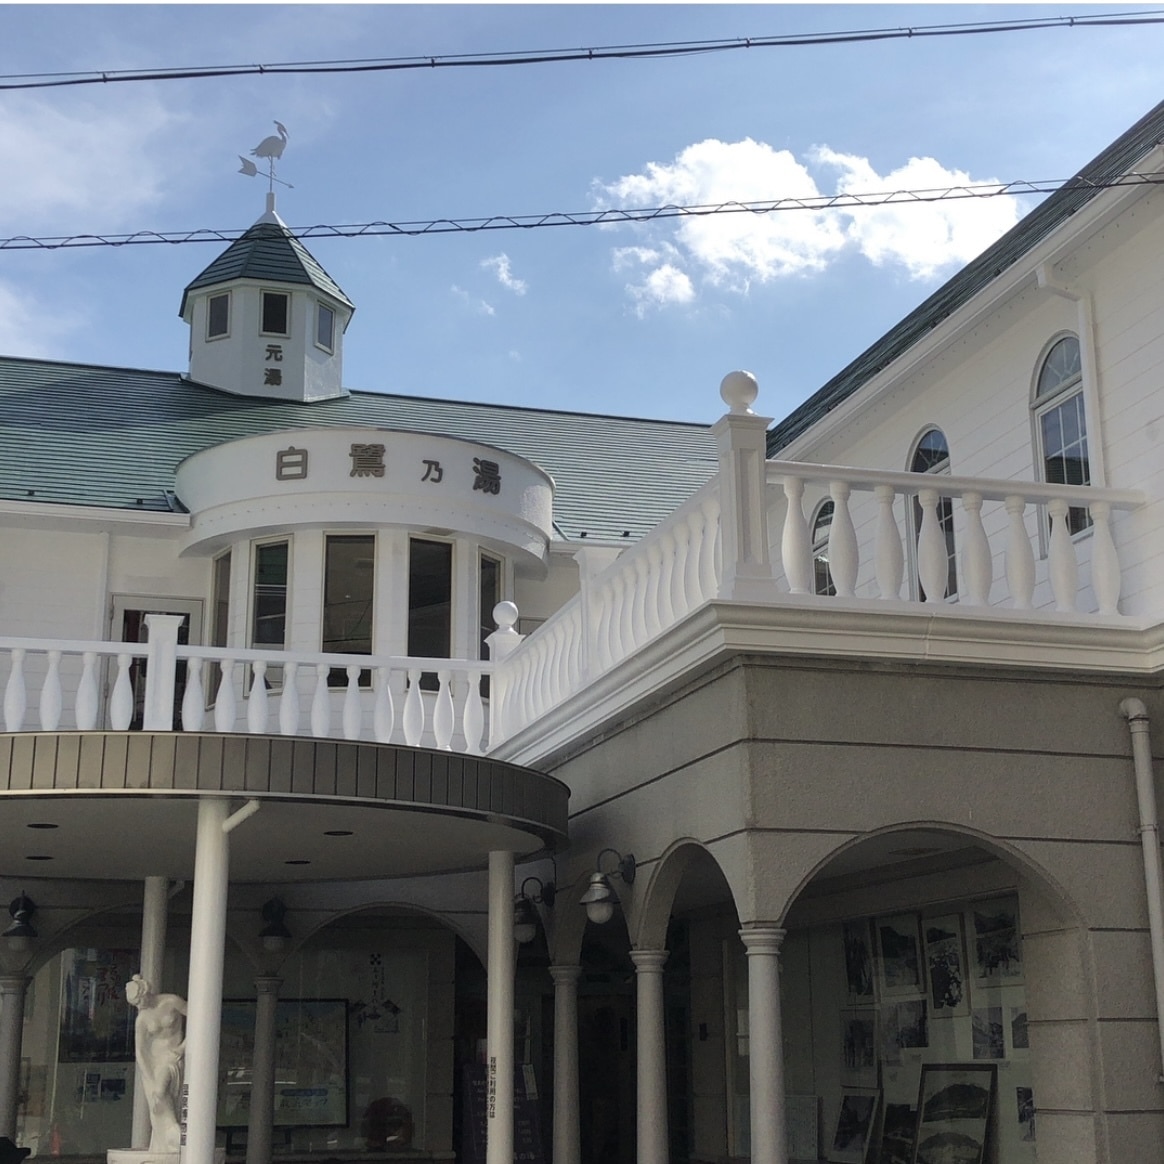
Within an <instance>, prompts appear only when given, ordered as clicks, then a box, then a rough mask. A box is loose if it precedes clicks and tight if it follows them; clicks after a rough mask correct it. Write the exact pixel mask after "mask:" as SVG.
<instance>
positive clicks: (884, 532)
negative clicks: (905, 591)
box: [873, 485, 905, 599]
mask: <svg viewBox="0 0 1164 1164" xmlns="http://www.w3.org/2000/svg"><path fill="white" fill-rule="evenodd" d="M873 495H874V497H876V498H877V535H876V536H877V549H876V563H875V567H874V573H875V574H876V577H877V591H878V593H879V594H880V595H881V597H882V598H893V599H897V598H900V597H901V582H902V579H903V578H904V576H905V555H904V553H903V552H902V549H901V530H900V529H899V528H898V525H897V517H896V516H895V515H894V512H893V499H894V497H895V493H894V489H893V486H892V485H878V486H877V488H876V489H874V490H873Z"/></svg>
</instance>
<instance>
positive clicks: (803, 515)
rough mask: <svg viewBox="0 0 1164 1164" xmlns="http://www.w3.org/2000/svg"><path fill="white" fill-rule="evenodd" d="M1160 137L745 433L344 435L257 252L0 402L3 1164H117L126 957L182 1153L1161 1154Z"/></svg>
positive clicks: (9, 383) (496, 419)
mask: <svg viewBox="0 0 1164 1164" xmlns="http://www.w3.org/2000/svg"><path fill="white" fill-rule="evenodd" d="M1161 140H1164V105H1161V106H1158V107H1157V108H1156V109H1154V110H1153V111H1152V112H1151V113H1150V114H1148V116H1147V117H1145V118H1144V119H1143V120H1142V121H1141V122H1139V123H1138V124H1137V125H1135V126H1133V127H1132V128H1131V129H1130V130H1129V131H1128V132H1127V133H1126V134H1124V135H1123V136H1122V137H1121V138H1120V139H1118V140H1117V141H1116V142H1115V143H1113V145H1112V146H1111V147H1109V148H1108V149H1107V150H1106V151H1104V153H1103V154H1102V155H1101V156H1100V157H1099V158H1097V159H1096V160H1095V161H1093V162H1092V163H1090V164H1089V165H1088V166H1086V167H1084V169H1083V170H1082V171H1081V175H1080V177H1079V178H1077V179H1075V180H1073V181H1072V182H1071V183H1069V184H1068V186H1067V187H1066V188H1065V189H1064V190H1062V191H1060V192H1059V193H1057V194H1055V195H1053V196H1052V197H1050V198H1049V199H1047V200H1046V201H1045V202H1044V203H1043V204H1042V205H1041V206H1040V207H1039V208H1038V209H1037V210H1036V211H1034V212H1033V213H1032V214H1031V215H1029V216H1028V217H1027V218H1026V219H1024V220H1023V222H1021V223H1020V224H1019V225H1018V226H1017V227H1016V228H1015V229H1014V230H1013V231H1011V232H1010V233H1009V234H1008V235H1007V236H1005V237H1004V238H1002V239H1001V240H1000V241H999V242H998V243H996V244H995V245H994V246H992V247H991V248H990V249H989V250H988V251H986V252H985V253H984V254H983V255H982V256H981V257H980V258H979V259H977V260H975V261H974V262H973V263H971V264H970V265H969V266H968V267H967V268H966V269H965V270H963V271H962V272H960V273H959V274H958V275H957V276H955V277H954V278H953V279H952V280H951V281H950V282H949V283H948V284H946V286H944V287H943V288H942V289H940V290H939V291H938V292H937V293H935V294H934V295H933V296H932V297H931V298H930V299H929V300H927V301H926V302H925V303H924V304H922V305H921V307H919V308H918V309H917V310H916V311H915V312H913V313H912V314H911V315H910V316H908V317H907V318H906V319H905V320H903V321H902V322H901V323H900V324H899V325H898V326H897V327H895V328H894V329H893V330H892V331H890V332H889V333H888V334H887V335H886V336H885V337H884V338H883V339H882V340H880V341H879V342H878V343H876V344H875V345H873V347H872V348H870V349H869V351H867V352H866V353H865V354H864V355H862V356H861V357H860V358H858V359H857V360H856V361H854V363H853V364H852V365H850V366H849V367H848V368H846V369H844V370H843V371H842V372H841V373H840V374H839V375H838V376H837V377H835V378H834V379H833V380H832V381H830V383H829V384H827V385H825V386H824V388H822V389H821V391H820V392H818V393H817V394H816V395H815V396H814V397H812V399H810V400H809V401H808V402H807V403H806V404H805V405H803V406H802V407H801V408H799V409H797V410H796V412H794V413H793V414H792V415H791V416H789V417H788V418H786V419H784V420H783V421H781V422H779V423H777V424H776V425H774V426H770V420H769V419H768V418H766V417H764V416H761V415H756V414H755V413H754V412H752V411H751V409H750V405H751V404H752V403H753V401H754V400H756V403H757V407H761V408H762V404H763V395H762V393H761V395H760V396H759V397H758V399H757V398H756V397H755V385H754V382H753V381H752V380H751V379H750V378H749V377H748V376H746V375H744V374H732V375H729V376H728V377H727V378H726V379H725V381H724V385H723V398H724V401H725V404H726V405H727V408H728V411H727V413H726V414H725V415H724V416H723V417H722V418H721V419H720V420H719V421H717V422H716V423H715V424H714V425H713V426H712V427H711V429H710V431H708V430H705V429H702V428H699V427H698V426H692V425H681V424H668V423H661V422H655V421H637V420H626V419H619V418H609V417H596V416H591V415H586V414H582V413H551V412H542V411H537V410H531V409H520V408H509V407H502V406H485V405H478V404H460V403H454V402H450V401H443V400H432V399H425V398H419V397H408V396H394V395H380V394H371V393H356V392H351V393H349V392H347V391H346V390H345V389H344V388H343V380H342V374H341V372H342V355H343V345H344V343H345V342H346V336H345V331H346V329H347V326H348V323H349V320H350V319H351V316H352V310H353V305H352V303H351V302H350V301H349V300H348V299H347V297H346V296H345V295H344V294H343V292H342V291H341V289H340V287H339V285H338V283H337V282H335V281H334V280H333V279H332V278H331V277H330V276H329V275H328V274H327V273H326V272H324V271H323V270H322V268H321V267H320V266H319V265H318V263H317V262H316V261H315V260H314V259H313V258H312V257H311V256H310V254H308V252H307V251H306V250H305V248H304V247H303V246H302V244H300V243H298V242H297V241H296V240H294V239H293V238H291V237H290V235H289V233H288V232H287V230H286V228H285V227H284V226H283V225H282V223H281V222H280V221H279V219H278V217H277V215H276V214H275V212H274V207H273V205H272V206H269V207H268V211H267V213H266V214H265V215H264V216H263V217H262V218H261V219H260V220H259V222H257V223H256V224H255V226H254V227H252V228H251V230H249V231H248V232H247V233H246V235H244V237H243V238H242V239H241V240H240V241H238V242H236V243H233V244H231V246H230V247H228V248H227V250H226V251H225V252H224V253H223V254H222V255H221V256H220V257H219V258H218V259H216V260H215V261H214V262H213V263H212V264H211V265H210V266H209V267H208V268H207V269H206V271H204V272H203V273H202V274H201V275H199V276H197V277H196V278H195V279H194V280H193V281H192V282H191V283H190V285H189V286H188V287H187V288H186V291H185V294H184V296H183V299H182V314H183V317H184V318H185V319H186V320H187V321H188V323H189V324H190V327H191V357H190V369H189V373H188V374H185V373H183V374H177V373H161V372H145V371H136V370H129V369H120V368H108V367H91V366H82V365H74V364H62V363H53V362H43V361H32V360H21V359H15V358H12V359H4V360H0V401H2V407H0V437H2V439H3V441H4V448H5V456H4V457H3V459H2V460H0V523H2V526H3V535H2V536H3V544H4V546H5V555H4V561H3V569H2V573H0V583H2V585H0V631H3V632H4V635H5V637H4V638H0V658H2V664H0V666H2V670H0V681H2V682H4V683H5V685H6V686H5V695H4V716H5V728H6V731H5V732H4V733H3V734H0V796H2V797H3V805H4V812H3V813H2V814H0V855H2V856H0V878H2V879H3V884H2V886H0V888H3V889H4V890H6V891H7V897H6V898H5V900H8V899H11V900H12V907H11V912H12V914H13V924H12V925H11V926H10V927H9V929H8V931H7V932H6V933H5V935H4V936H3V939H2V940H0V947H2V949H0V970H2V974H0V996H2V1006H0V1134H3V1133H5V1132H6V1133H8V1134H10V1135H12V1136H13V1137H14V1138H16V1139H18V1141H19V1142H21V1143H23V1144H25V1145H27V1146H28V1147H30V1148H32V1149H33V1150H34V1151H35V1152H36V1153H37V1154H40V1155H49V1154H53V1155H64V1156H99V1155H101V1154H103V1153H104V1151H105V1150H106V1149H107V1148H119V1147H127V1146H129V1144H130V1143H131V1142H132V1143H133V1144H134V1145H135V1146H139V1147H141V1146H144V1144H145V1142H146V1140H147V1139H148V1119H147V1118H146V1115H145V1112H144V1109H143V1108H142V1107H141V1106H140V1101H139V1106H138V1108H137V1110H136V1114H135V1115H133V1116H131V1109H132V1108H133V1107H134V1105H133V1102H132V1101H131V1098H130V1097H131V1095H132V1094H133V1092H134V1087H135V1085H134V1074H135V1072H134V1067H133V1063H132V1041H131V1037H130V1031H131V1028H130V1027H129V1025H128V1024H129V1020H130V1016H131V1014H132V1012H131V1011H130V1010H129V1008H128V1007H127V1006H126V1005H125V1004H124V1002H123V1001H122V990H123V985H124V981H125V979H126V977H127V976H128V975H129V974H131V973H133V972H136V971H137V970H138V969H139V968H140V969H142V971H143V973H144V974H145V976H146V977H147V978H148V979H150V980H151V981H152V982H153V983H154V985H155V986H159V985H160V987H161V988H162V989H164V990H166V991H171V992H174V993H177V994H181V995H184V996H188V1008H189V1014H188V1023H187V1047H186V1074H185V1083H186V1088H187V1102H186V1112H185V1115H186V1120H185V1146H184V1148H183V1155H184V1158H185V1162H186V1164H211V1161H212V1160H213V1158H214V1149H215V1146H216V1144H217V1145H218V1146H220V1147H224V1148H226V1150H227V1152H228V1154H229V1155H232V1156H234V1155H237V1156H239V1157H240V1158H241V1157H242V1156H243V1155H244V1154H245V1157H246V1159H247V1161H248V1164H266V1161H267V1160H269V1159H270V1158H271V1157H272V1155H274V1156H276V1157H279V1158H284V1157H289V1158H299V1157H302V1158H306V1159H310V1158H316V1157H318V1158H326V1159H329V1160H331V1159H341V1160H342V1159H344V1158H346V1157H348V1156H353V1157H358V1158H360V1159H374V1160H378V1159H381V1158H384V1157H385V1156H394V1155H400V1154H403V1155H406V1156H408V1157H410V1158H420V1159H453V1158H456V1159H460V1160H477V1159H485V1158H487V1159H488V1161H489V1164H502V1162H503V1161H508V1160H510V1159H512V1158H514V1155H515V1152H516V1153H517V1155H518V1156H519V1157H520V1158H521V1159H523V1160H525V1159H533V1160H537V1159H539V1158H541V1155H540V1154H541V1151H542V1149H541V1143H542V1141H543V1139H544V1144H545V1145H546V1149H547V1152H546V1155H547V1156H552V1159H553V1161H554V1164H580V1162H582V1164H612V1162H617V1164H631V1162H632V1161H635V1162H637V1164H663V1162H664V1161H672V1162H674V1164H680V1162H685V1161H701V1162H702V1161H706V1162H712V1161H715V1162H721V1161H727V1160H730V1159H739V1158H743V1157H750V1158H752V1159H754V1160H756V1161H763V1162H764V1164H772V1162H777V1161H778V1162H780V1164H784V1162H785V1161H787V1160H789V1159H817V1158H821V1159H826V1158H827V1159H830V1160H834V1161H838V1162H841V1161H862V1160H866V1159H868V1160H871V1161H887V1162H898V1161H905V1162H909V1164H915V1162H922V1161H928V1162H930V1164H937V1162H939V1161H940V1162H943V1164H944V1162H947V1161H958V1162H962V1161H967V1162H968V1161H975V1162H992V1164H1024V1162H1027V1161H1035V1160H1037V1161H1040V1162H1041V1164H1047V1162H1048V1161H1049V1162H1051V1164H1098V1162H1103V1164H1132V1162H1136V1164H1138V1162H1140V1161H1149V1160H1156V1159H1159V1158H1160V1156H1161V1151H1162V1147H1164V1096H1162V1093H1161V1088H1162V1083H1161V1067H1162V1063H1161V1051H1162V1027H1161V1016H1162V1014H1164V921H1162V918H1161V878H1160V843H1159V836H1158V832H1157V828H1156V802H1157V799H1158V794H1157V789H1156V786H1155V783H1156V781H1155V776H1154V774H1153V759H1152V754H1151V747H1150V739H1151V734H1150V733H1151V726H1152V721H1153V719H1155V720H1156V721H1157V734H1158V730H1159V729H1158V724H1159V718H1160V716H1161V714H1162V713H1164V699H1162V697H1161V691H1160V682H1161V674H1162V670H1164V583H1162V582H1161V570H1160V566H1161V561H1162V559H1164V512H1162V506H1161V501H1160V499H1161V498H1164V457H1162V456H1161V453H1160V440H1161V435H1162V434H1161V431H1160V429H1161V426H1162V425H1164V420H1162V418H1161V413H1162V411H1164V381H1162V378H1161V374H1160V369H1161V368H1162V367H1164V285H1162V283H1161V279H1160V275H1159V270H1160V267H1161V262H1162V260H1164V194H1161V193H1159V192H1158V191H1157V189H1156V185H1157V182H1156V180H1155V178H1154V177H1153V176H1154V175H1156V174H1158V173H1159V172H1161V171H1162V170H1164V147H1162V146H1160V145H1158V144H1157V143H1158V142H1160V141H1161ZM351 342H358V340H357V338H356V332H353V333H352V341H351ZM628 464H633V466H634V471H633V473H627V472H626V471H625V468H626V466H627V465H628ZM596 873H598V874H602V875H603V876H595V874H596ZM555 890H556V892H555ZM584 895H585V896H586V897H587V898H588V899H589V904H588V908H587V907H584V905H583V903H582V898H583V896H584ZM515 897H516V898H517V899H518V900H517V905H516V909H515ZM515 912H516V915H517V916H516V919H515ZM588 913H589V915H590V917H591V919H592V920H589V921H588V920H587V914H588ZM515 920H516V922H517V923H518V924H517V929H518V931H520V935H521V937H523V938H529V939H530V940H529V941H528V942H527V943H524V944H522V945H520V946H519V947H518V949H519V954H518V958H517V969H516V974H514V973H513V969H512V968H513V949H514V932H515ZM778 966H779V971H778ZM30 983H31V984H32V985H31V989H29V984H30ZM224 998H225V1000H226V1001H223V1000H224ZM511 1016H512V1017H513V1021H514V1023H515V1026H514V1027H513V1029H511ZM515 1080H516V1083H515ZM514 1087H516V1089H517V1091H518V1092H519V1097H521V1098H523V1100H524V1102H523V1103H522V1104H521V1105H520V1112H521V1118H520V1119H519V1120H518V1121H517V1125H516V1131H515V1125H514V1122H513V1121H512V1120H510V1119H509V1118H508V1112H509V1110H510V1100H511V1089H512V1088H514ZM531 1087H533V1088H536V1093H535V1092H532V1091H531V1092H530V1094H529V1095H528V1096H527V1095H526V1094H525V1093H526V1090H527V1088H531ZM474 1088H476V1089H477V1090H476V1091H474V1090H473V1089H474ZM486 1109H488V1110H487V1111H486ZM1036 1110H1037V1113H1038V1114H1037V1118H1036V1117H1035V1115H1034V1112H1035V1111H1036ZM531 1113H534V1114H535V1115H536V1116H537V1117H538V1118H540V1120H542V1121H543V1122H544V1124H545V1127H544V1128H542V1129H541V1131H539V1130H538V1129H537V1127H535V1126H533V1124H532V1123H531V1118H532V1117H531ZM482 1127H487V1128H488V1150H487V1154H486V1149H485V1147H484V1145H483V1143H482V1142H481V1129H482ZM515 1135H516V1147H515V1141H514V1136H515Z"/></svg>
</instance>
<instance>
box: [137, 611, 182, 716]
mask: <svg viewBox="0 0 1164 1164" xmlns="http://www.w3.org/2000/svg"><path fill="white" fill-rule="evenodd" d="M184 617H185V616H184V615H181V614H147V615H146V616H145V622H146V628H147V632H148V636H149V637H148V639H147V643H148V646H149V654H148V655H147V656H146V659H147V665H146V688H145V712H144V715H143V717H142V727H143V728H145V730H146V731H147V732H170V731H173V730H174V674H175V671H176V670H177V667H178V628H179V627H180V626H181V625H182V620H183V618H184Z"/></svg>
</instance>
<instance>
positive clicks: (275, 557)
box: [251, 542, 288, 647]
mask: <svg viewBox="0 0 1164 1164" xmlns="http://www.w3.org/2000/svg"><path fill="white" fill-rule="evenodd" d="M287 551H288V543H287V542H272V543H270V544H268V545H265V546H256V547H255V604H254V626H253V630H252V635H251V644H252V646H256V647H281V646H283V644H284V643H285V642H286V634H287V560H288V552H287Z"/></svg>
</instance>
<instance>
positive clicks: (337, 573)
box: [322, 534, 376, 655]
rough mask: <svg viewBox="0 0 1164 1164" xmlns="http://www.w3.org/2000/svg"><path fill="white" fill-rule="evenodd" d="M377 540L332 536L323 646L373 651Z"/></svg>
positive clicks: (327, 555) (326, 568) (326, 573)
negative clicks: (373, 605) (373, 606)
mask: <svg viewBox="0 0 1164 1164" xmlns="http://www.w3.org/2000/svg"><path fill="white" fill-rule="evenodd" d="M375 554H376V540H375V538H374V537H372V536H371V535H370V534H364V535H358V536H352V537H329V538H328V539H327V542H326V545H325V551H324V566H323V647H322V649H323V650H325V651H335V652H337V653H340V654H349V655H370V654H371V653H372V595H373V593H374V585H373V584H374V581H375V568H374V567H375Z"/></svg>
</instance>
